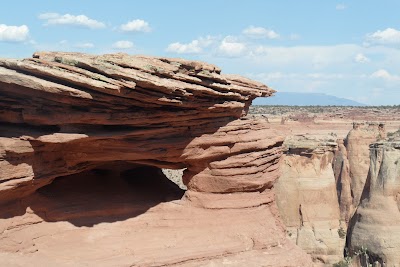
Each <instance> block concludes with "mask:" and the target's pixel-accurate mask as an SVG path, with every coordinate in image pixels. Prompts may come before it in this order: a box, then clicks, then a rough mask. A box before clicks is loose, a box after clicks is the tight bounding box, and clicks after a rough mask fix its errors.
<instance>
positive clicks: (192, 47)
mask: <svg viewBox="0 0 400 267" xmlns="http://www.w3.org/2000/svg"><path fill="white" fill-rule="evenodd" d="M214 42H215V37H212V36H207V37H205V38H204V37H200V38H198V39H196V40H193V41H191V42H190V43H187V44H182V43H179V42H176V43H172V44H169V45H168V47H167V49H166V50H167V52H172V53H177V54H199V53H202V52H203V49H204V48H206V47H209V46H210V45H211V44H213V43H214Z"/></svg>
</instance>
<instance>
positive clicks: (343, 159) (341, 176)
mask: <svg viewBox="0 0 400 267" xmlns="http://www.w3.org/2000/svg"><path fill="white" fill-rule="evenodd" d="M384 138H385V132H384V126H383V125H382V124H378V123H369V124H362V123H354V125H353V129H352V130H351V131H350V132H349V134H348V135H347V137H346V138H345V140H344V141H341V140H338V146H339V149H338V151H337V152H336V155H335V159H334V164H333V166H334V172H335V179H336V183H337V191H338V198H339V203H340V213H341V219H342V220H343V221H345V222H347V223H348V222H349V221H350V219H351V217H352V216H353V214H354V212H355V210H356V209H357V207H358V205H359V204H360V199H361V195H362V193H363V190H364V187H365V183H366V180H367V176H368V170H369V166H370V157H369V145H370V144H372V143H373V142H376V141H377V140H380V139H384Z"/></svg>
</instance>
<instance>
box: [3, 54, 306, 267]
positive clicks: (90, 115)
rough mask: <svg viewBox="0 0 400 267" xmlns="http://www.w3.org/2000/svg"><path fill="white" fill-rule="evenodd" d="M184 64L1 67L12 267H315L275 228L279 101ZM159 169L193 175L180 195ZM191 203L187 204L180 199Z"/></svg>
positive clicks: (57, 58)
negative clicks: (273, 106) (262, 105)
mask: <svg viewBox="0 0 400 267" xmlns="http://www.w3.org/2000/svg"><path fill="white" fill-rule="evenodd" d="M220 72H221V71H220V69H218V68H217V67H215V66H213V65H210V64H206V63H201V62H193V61H186V60H182V59H167V58H155V57H145V56H128V55H123V54H114V55H103V56H92V55H85V54H76V53H36V54H35V55H34V56H33V58H30V59H24V60H0V122H1V124H0V127H1V131H0V169H1V172H0V208H1V212H0V237H1V238H0V257H1V259H2V262H3V263H5V264H6V265H14V266H22V265H26V264H27V263H29V264H30V265H58V266H79V265H97V266H115V265H118V266H125V265H127V266H167V265H171V266H172V265H174V266H210V265H213V264H214V265H217V266H219V265H222V264H227V263H229V264H230V266H244V265H246V266H261V265H267V266H298V265H301V266H309V265H310V259H309V257H307V255H306V254H305V253H304V252H303V251H301V250H300V249H299V248H298V247H296V246H295V245H293V244H292V243H291V242H290V241H288V240H287V239H286V237H285V234H284V228H283V225H282V223H281V222H280V220H279V218H278V211H277V208H276V204H275V197H274V183H275V180H276V179H277V178H278V176H279V170H278V169H279V163H280V158H281V155H282V153H283V148H282V143H283V138H282V137H281V136H280V135H279V133H278V132H277V131H275V130H273V129H271V127H270V125H269V124H268V123H266V122H263V121H256V120H251V119H250V120H249V119H247V120H245V119H240V118H241V117H242V115H244V114H245V113H246V111H247V109H248V107H249V105H250V103H251V101H252V99H254V98H255V97H258V96H269V95H271V94H272V93H273V92H274V91H273V90H271V89H270V88H268V87H266V86H265V85H262V84H260V83H256V82H254V81H251V80H248V79H245V78H242V77H238V76H233V75H222V74H221V73H220ZM160 168H170V169H180V168H187V169H186V170H185V173H184V182H185V184H186V185H187V188H188V191H186V192H185V193H184V196H183V197H182V194H183V192H182V191H181V190H180V189H179V188H177V187H176V186H175V185H173V184H171V183H169V182H168V180H167V179H166V178H165V176H164V175H163V174H162V173H161V171H160ZM181 197H182V199H181Z"/></svg>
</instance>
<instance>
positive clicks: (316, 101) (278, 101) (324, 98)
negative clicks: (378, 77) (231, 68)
mask: <svg viewBox="0 0 400 267" xmlns="http://www.w3.org/2000/svg"><path fill="white" fill-rule="evenodd" d="M253 105H278V106H366V105H365V104H363V103H359V102H357V101H353V100H350V99H346V98H340V97H336V96H332V95H327V94H318V93H294V92H277V93H276V94H275V95H274V96H272V97H259V98H256V99H255V100H254V101H253Z"/></svg>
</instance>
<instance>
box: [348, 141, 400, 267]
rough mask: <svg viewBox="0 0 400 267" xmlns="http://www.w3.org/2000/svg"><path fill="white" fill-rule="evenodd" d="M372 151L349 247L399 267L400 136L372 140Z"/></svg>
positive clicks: (388, 264)
mask: <svg viewBox="0 0 400 267" xmlns="http://www.w3.org/2000/svg"><path fill="white" fill-rule="evenodd" d="M370 151H371V155H370V158H371V166H370V169H369V174H368V179H367V183H366V186H365V189H364V192H363V196H362V202H361V204H360V206H359V207H358V209H357V212H356V214H355V215H354V217H353V219H352V221H351V224H350V226H349V227H351V229H350V230H351V231H349V233H350V235H349V237H348V241H349V248H350V250H351V251H352V252H357V251H360V249H364V250H366V253H367V254H368V255H369V258H370V262H375V261H378V262H380V263H381V264H382V266H400V237H399V233H400V138H399V137H398V136H397V137H396V136H393V137H392V138H391V139H390V140H388V141H383V142H376V143H373V144H372V145H371V146H370ZM383 264H385V265H383Z"/></svg>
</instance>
